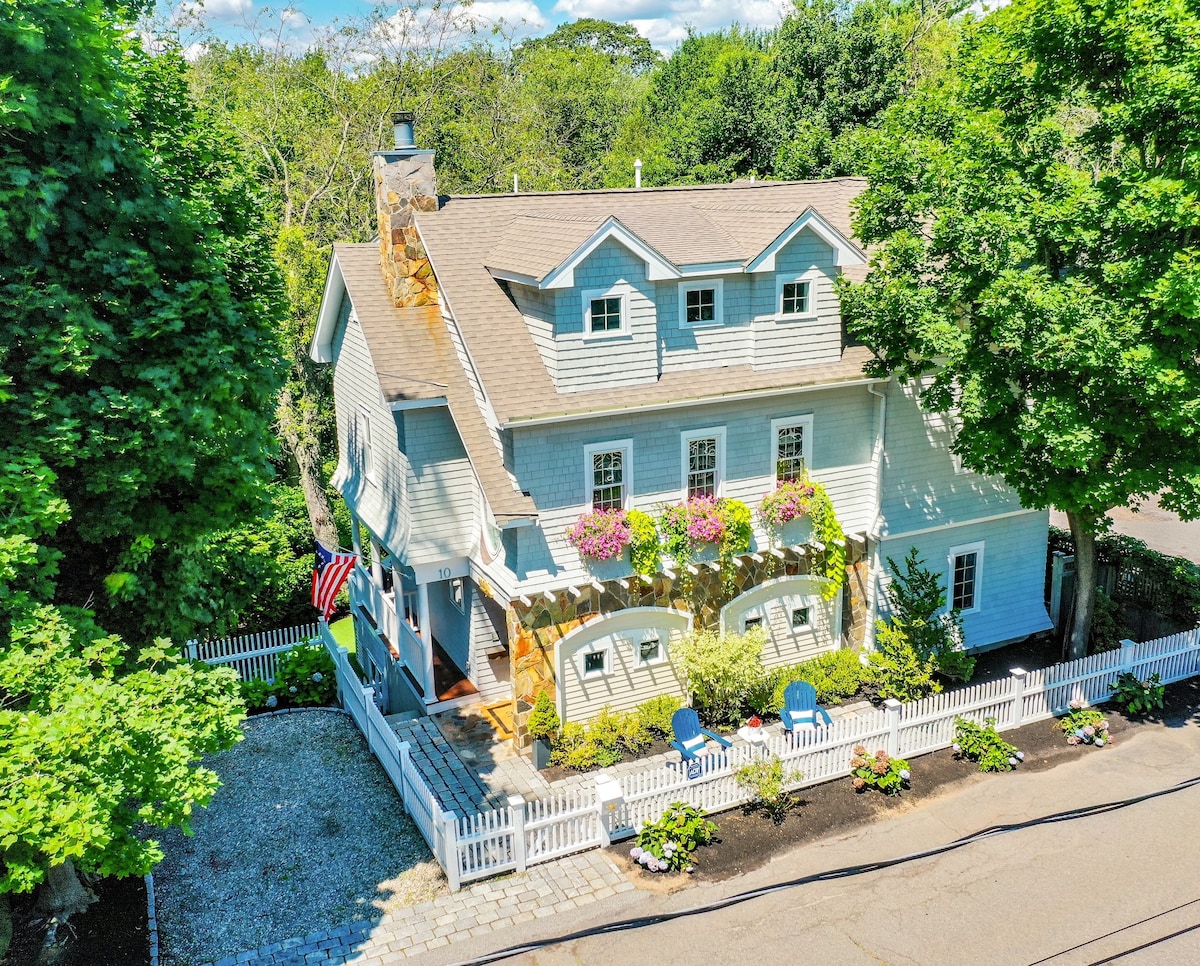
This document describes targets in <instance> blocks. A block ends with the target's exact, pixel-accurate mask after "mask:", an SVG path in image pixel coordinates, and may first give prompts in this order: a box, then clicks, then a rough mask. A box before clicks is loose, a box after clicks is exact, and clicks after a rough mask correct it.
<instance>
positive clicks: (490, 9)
mask: <svg viewBox="0 0 1200 966" xmlns="http://www.w3.org/2000/svg"><path fill="white" fill-rule="evenodd" d="M458 9H459V10H460V11H461V13H462V16H463V17H465V18H466V19H468V20H471V21H474V22H475V23H476V25H477V27H478V28H479V29H483V30H489V29H491V28H492V27H494V26H499V25H508V26H517V25H518V24H521V23H525V24H528V25H529V27H530V28H531V29H533V30H540V29H541V28H543V27H545V26H546V18H545V17H544V16H543V15H542V11H540V10H539V9H538V8H537V5H536V4H535V3H533V2H532V0H477V2H476V3H473V4H471V5H470V6H469V7H461V6H460V7H459V8H458Z"/></svg>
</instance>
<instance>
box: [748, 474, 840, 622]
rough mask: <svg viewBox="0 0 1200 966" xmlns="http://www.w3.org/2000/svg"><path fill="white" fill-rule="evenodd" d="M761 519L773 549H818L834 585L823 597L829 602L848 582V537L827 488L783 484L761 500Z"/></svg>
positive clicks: (806, 481) (792, 482)
mask: <svg viewBox="0 0 1200 966" xmlns="http://www.w3.org/2000/svg"><path fill="white" fill-rule="evenodd" d="M758 519H759V520H760V521H761V523H762V525H763V527H764V528H765V529H766V531H767V533H768V534H769V535H770V539H771V545H772V546H784V547H795V546H799V545H800V544H802V543H807V544H810V545H812V546H814V547H817V548H819V552H820V554H821V555H822V557H823V563H824V567H823V570H824V573H825V576H826V577H828V578H829V580H830V581H831V584H830V585H829V586H828V587H827V588H826V590H825V591H822V596H824V597H825V598H826V599H827V600H828V599H830V595H832V594H835V593H837V591H838V590H839V589H840V588H841V586H842V584H843V583H845V580H846V546H845V544H846V534H845V531H844V530H842V525H841V523H839V522H838V518H837V514H836V513H835V512H834V509H833V501H832V500H830V499H829V494H828V493H826V492H825V487H823V486H822V485H821V484H820V483H817V482H814V481H813V480H810V479H808V478H807V477H802V478H801V479H796V480H782V481H781V482H780V483H779V485H778V486H776V487H775V489H774V490H773V491H772V492H770V493H768V494H767V495H766V496H764V497H763V498H762V501H761V502H760V503H759V505H758Z"/></svg>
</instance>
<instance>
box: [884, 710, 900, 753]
mask: <svg viewBox="0 0 1200 966" xmlns="http://www.w3.org/2000/svg"><path fill="white" fill-rule="evenodd" d="M883 707H884V710H885V711H887V722H888V734H887V753H888V754H889V755H890V756H891V757H893V758H899V757H900V712H901V711H902V710H903V708H904V705H902V704H901V703H900V702H899V701H897V700H896V699H895V698H887V699H886V700H885V701H884V702H883Z"/></svg>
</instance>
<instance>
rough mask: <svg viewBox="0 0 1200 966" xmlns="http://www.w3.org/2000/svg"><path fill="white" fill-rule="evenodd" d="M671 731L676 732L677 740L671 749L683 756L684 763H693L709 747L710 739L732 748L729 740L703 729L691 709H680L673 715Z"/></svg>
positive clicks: (672, 743) (673, 742)
mask: <svg viewBox="0 0 1200 966" xmlns="http://www.w3.org/2000/svg"><path fill="white" fill-rule="evenodd" d="M671 730H672V731H674V732H675V740H674V741H672V742H671V747H672V748H674V749H676V750H677V751H678V752H679V753H680V754H681V755H683V760H684V761H693V760H694V759H695V758H696V757H697V752H699V751H701V750H702V749H703V748H705V747H706V746H707V741H706V739H708V738H711V739H712V740H713V741H715V742H717V743H718V744H720V745H721V746H722V747H724V748H728V747H729V746H730V742H729V740H728V739H726V738H722V737H721V736H720V735H714V734H713V733H712V732H711V731H705V730H704V729H703V728H701V727H700V718H699V717H698V716H697V715H696V712H695V711H693V710H692V709H691V708H680V709H679V710H678V711H676V712H675V713H674V714H673V715H671Z"/></svg>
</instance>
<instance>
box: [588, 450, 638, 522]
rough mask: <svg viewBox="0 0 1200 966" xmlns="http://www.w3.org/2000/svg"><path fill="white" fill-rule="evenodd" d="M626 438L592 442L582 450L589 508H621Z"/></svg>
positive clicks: (626, 469)
mask: <svg viewBox="0 0 1200 966" xmlns="http://www.w3.org/2000/svg"><path fill="white" fill-rule="evenodd" d="M632 449H633V444H632V442H631V441H630V440H627V439H626V440H620V441H618V442H613V443H596V444H595V445H593V446H588V447H586V448H585V449H584V471H585V474H586V487H587V495H588V501H589V502H590V503H591V507H592V509H593V510H623V509H625V501H626V498H627V496H628V494H629V456H630V453H631V452H632Z"/></svg>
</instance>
